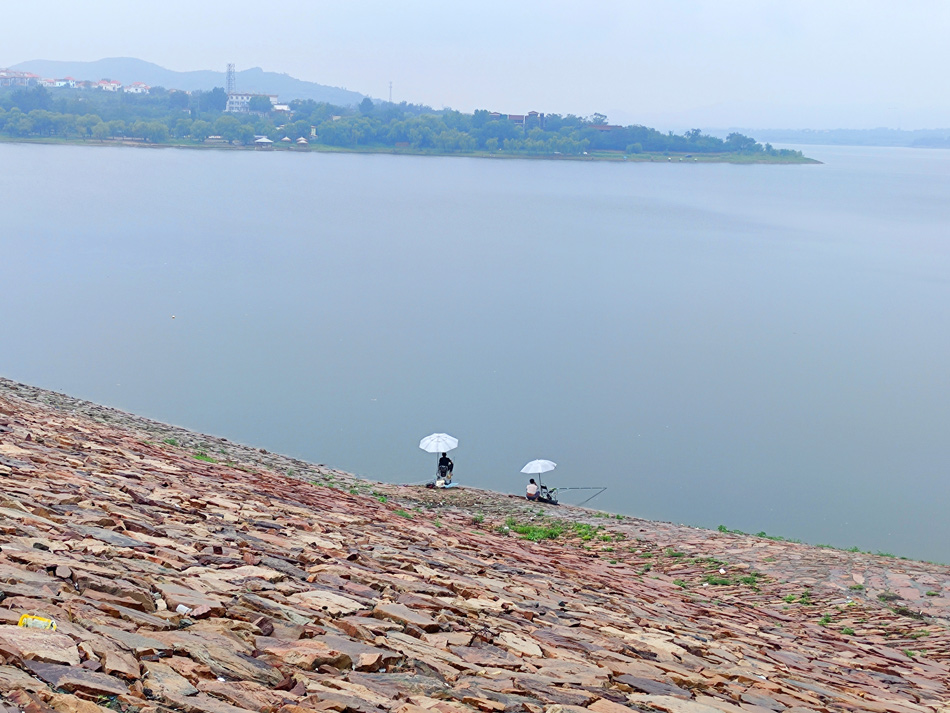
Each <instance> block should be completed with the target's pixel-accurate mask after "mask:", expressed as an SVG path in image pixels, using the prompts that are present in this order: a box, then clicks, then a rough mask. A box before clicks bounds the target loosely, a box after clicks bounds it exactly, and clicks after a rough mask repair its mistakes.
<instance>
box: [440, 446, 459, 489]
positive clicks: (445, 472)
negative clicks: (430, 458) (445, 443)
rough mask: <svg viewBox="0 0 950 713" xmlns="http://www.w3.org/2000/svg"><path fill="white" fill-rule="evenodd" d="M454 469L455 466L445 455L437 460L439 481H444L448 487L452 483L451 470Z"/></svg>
mask: <svg viewBox="0 0 950 713" xmlns="http://www.w3.org/2000/svg"><path fill="white" fill-rule="evenodd" d="M454 467H455V464H454V463H453V462H452V459H451V458H449V457H448V456H447V455H446V454H445V453H443V454H442V457H441V458H439V480H442V481H445V484H446V485H448V484H449V483H451V482H452V468H454Z"/></svg>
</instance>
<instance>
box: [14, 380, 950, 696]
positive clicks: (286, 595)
mask: <svg viewBox="0 0 950 713" xmlns="http://www.w3.org/2000/svg"><path fill="white" fill-rule="evenodd" d="M0 484H2V490H0V713H7V712H8V711H9V712H11V713H12V711H26V712H27V713H48V712H49V711H51V710H56V711H59V712H60V713H72V712H75V713H102V712H103V711H104V710H105V709H106V708H108V709H111V710H121V711H142V712H143V713H161V712H163V711H180V712H181V713H239V712H240V711H259V712H261V713H310V712H312V711H314V710H316V711H339V712H341V713H343V712H352V713H389V712H392V713H426V711H429V712H431V713H462V712H464V711H484V712H486V713H503V712H504V713H509V712H524V713H582V712H583V711H587V710H590V711H594V713H622V712H623V711H629V710H642V711H650V710H655V711H666V712H667V713H678V712H680V711H682V712H686V713H716V712H736V713H738V712H739V711H748V712H751V713H756V712H764V711H792V712H795V713H797V712H800V711H875V712H878V711H880V712H883V711H894V712H896V713H902V712H905V711H944V712H950V629H948V626H950V596H948V592H950V567H947V566H943V565H936V564H930V563H922V562H914V561H907V560H900V559H896V558H893V557H886V556H877V555H871V554H867V553H861V552H850V551H847V552H846V551H839V550H834V549H828V548H816V547H811V546H807V545H801V544H797V543H791V542H785V541H778V540H771V539H768V538H763V537H756V536H752V535H744V534H737V533H730V532H716V531H709V530H702V529H697V528H690V527H684V526H678V525H673V524H670V523H658V522H651V521H646V520H640V519H636V518H631V517H622V516H611V515H608V514H607V513H602V512H597V511H594V510H589V509H585V508H576V507H568V506H560V507H552V506H543V505H538V504H536V503H527V502H526V501H524V500H523V499H521V498H516V497H512V496H506V495H503V494H498V493H491V492H487V491H480V490H474V489H468V488H459V489H453V490H451V491H434V490H427V489H425V488H419V487H408V486H395V485H387V484H382V483H374V482H370V481H366V480H361V479H359V478H356V477H355V476H352V475H349V474H347V473H343V472H341V471H337V470H334V469H332V468H328V467H326V466H323V465H317V464H310V463H305V462H303V461H299V460H296V459H291V458H286V457H283V456H279V455H276V454H272V453H267V452H266V451H263V450H260V449H256V448H252V447H248V446H242V445H239V444H234V443H231V442H229V441H227V440H225V439H221V438H215V437H211V436H203V435H200V434H195V433H192V432H189V431H185V430H183V429H179V428H175V427H173V426H168V425H165V424H160V423H156V422H154V421H149V420H148V419H143V418H139V417H136V416H132V415H130V414H125V413H122V412H120V411H116V410H114V409H109V408H106V407H102V406H97V405H95V404H90V403H88V402H83V401H80V400H77V399H73V398H70V397H67V396H64V395H61V394H55V393H52V392H48V391H43V390H41V389H36V388H33V387H28V386H25V385H22V384H16V383H14V382H11V381H8V380H3V379H0ZM23 614H30V615H34V616H41V617H46V618H49V619H52V620H54V621H55V622H56V625H57V628H56V630H55V631H51V630H43V629H33V628H24V627H20V626H17V623H18V622H19V620H20V617H21V616H22V615H23Z"/></svg>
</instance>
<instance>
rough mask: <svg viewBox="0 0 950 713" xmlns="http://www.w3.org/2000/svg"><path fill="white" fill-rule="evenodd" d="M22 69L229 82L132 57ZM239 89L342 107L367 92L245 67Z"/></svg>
mask: <svg viewBox="0 0 950 713" xmlns="http://www.w3.org/2000/svg"><path fill="white" fill-rule="evenodd" d="M10 69H16V70H20V71H22V72H33V73H34V74H38V75H40V76H41V77H50V78H53V79H57V78H62V77H73V78H75V79H82V80H99V79H115V80H118V81H120V82H122V83H123V84H130V83H131V82H145V83H146V84H149V85H151V86H153V87H155V86H162V87H165V88H166V89H184V90H186V91H194V90H196V89H203V90H209V89H214V88H215V87H223V86H224V85H225V73H224V72H214V71H211V70H199V71H194V72H175V71H172V70H170V69H165V68H164V67H160V66H158V65H157V64H153V63H151V62H145V61H144V60H141V59H134V58H132V57H111V58H109V59H100V60H98V61H96V62H59V61H52V60H45V59H33V60H30V61H28V62H20V64H17V65H14V66H13V67H10ZM235 81H236V83H237V88H238V89H239V90H240V91H244V92H256V93H259V94H277V95H278V96H280V99H281V101H291V100H292V99H313V100H314V101H324V102H329V103H330V104H337V105H339V106H349V105H353V104H359V103H360V101H362V100H363V98H364V95H362V94H360V93H358V92H351V91H349V90H347V89H341V88H340V87H328V86H326V85H323V84H317V83H315V82H305V81H303V80H300V79H295V78H294V77H291V76H290V75H288V74H279V73H277V72H265V71H264V70H263V69H261V68H260V67H254V68H253V69H245V70H242V71H240V72H237V73H236V74H235Z"/></svg>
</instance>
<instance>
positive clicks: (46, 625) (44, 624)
mask: <svg viewBox="0 0 950 713" xmlns="http://www.w3.org/2000/svg"><path fill="white" fill-rule="evenodd" d="M17 626H22V627H24V628H25V629H52V630H53V631H56V622H55V621H53V620H52V619H47V618H46V617H45V616H33V615H32V614H24V615H23V616H21V617H20V621H18V622H17Z"/></svg>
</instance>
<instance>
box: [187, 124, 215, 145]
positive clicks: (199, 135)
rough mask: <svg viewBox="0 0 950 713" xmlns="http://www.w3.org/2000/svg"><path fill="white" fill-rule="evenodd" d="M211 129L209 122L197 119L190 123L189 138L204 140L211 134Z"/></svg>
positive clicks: (212, 128)
mask: <svg viewBox="0 0 950 713" xmlns="http://www.w3.org/2000/svg"><path fill="white" fill-rule="evenodd" d="M213 130H214V127H213V126H211V123H210V122H207V121H202V120H201V119H198V120H197V121H194V122H192V124H191V138H193V139H194V140H195V141H204V140H205V139H207V138H208V137H209V136H211V132H212V131H213Z"/></svg>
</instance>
